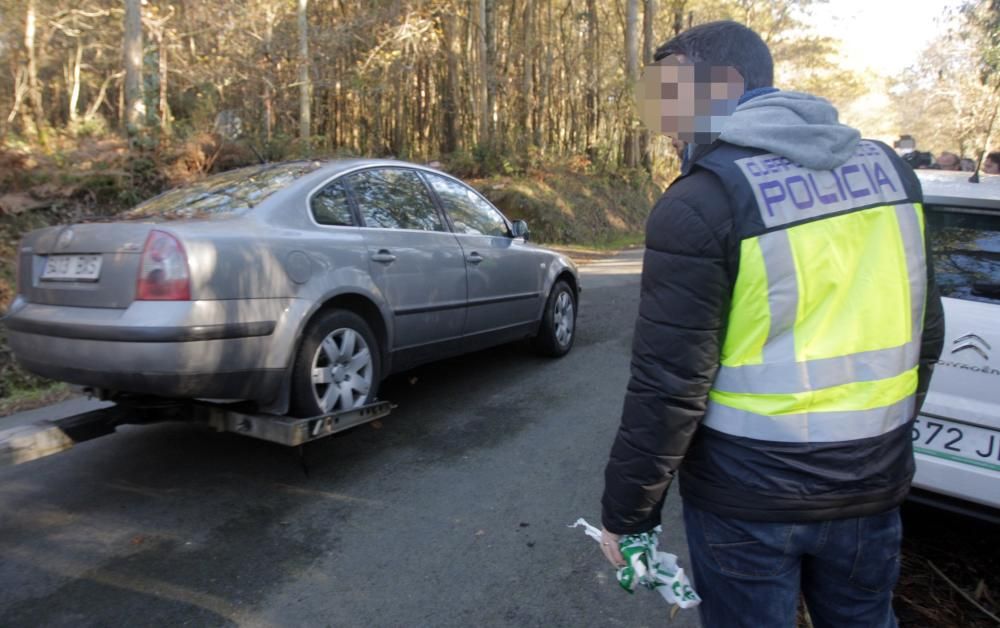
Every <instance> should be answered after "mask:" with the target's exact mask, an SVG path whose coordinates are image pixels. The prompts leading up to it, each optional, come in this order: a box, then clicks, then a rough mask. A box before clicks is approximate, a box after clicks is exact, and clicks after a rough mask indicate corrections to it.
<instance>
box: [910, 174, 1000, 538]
mask: <svg viewBox="0 0 1000 628" xmlns="http://www.w3.org/2000/svg"><path fill="white" fill-rule="evenodd" d="M917 174H918V176H919V177H920V181H921V183H922V185H923V189H924V210H925V220H926V227H927V237H928V238H929V242H930V245H931V254H932V257H933V263H934V270H935V274H936V277H937V283H938V287H939V289H940V291H941V297H942V302H943V304H944V313H945V342H944V349H943V351H942V352H941V359H940V361H938V363H937V366H936V367H935V370H934V376H933V377H932V378H931V386H930V390H929V392H928V394H927V399H926V401H925V403H924V406H923V409H922V410H921V412H920V416H919V417H918V418H917V421H916V423H915V424H914V427H913V449H914V455H915V457H916V461H917V472H916V476H915V477H914V479H913V489H914V490H913V492H912V493H911V499H913V500H914V501H923V502H929V503H932V504H934V505H937V506H941V507H944V508H948V509H950V510H956V511H959V512H964V513H966V514H972V515H976V516H980V517H985V518H987V519H992V520H994V521H1000V176H990V175H983V176H982V177H981V180H980V182H979V183H972V182H970V181H969V173H968V172H943V171H937V170H918V171H917Z"/></svg>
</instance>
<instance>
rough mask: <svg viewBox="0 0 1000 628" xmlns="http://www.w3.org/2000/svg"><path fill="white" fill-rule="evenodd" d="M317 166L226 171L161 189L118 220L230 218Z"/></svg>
mask: <svg viewBox="0 0 1000 628" xmlns="http://www.w3.org/2000/svg"><path fill="white" fill-rule="evenodd" d="M320 165H321V164H320V163H319V162H315V161H311V162H295V163H288V164H268V165H262V166H250V167H248V168H239V169H237V170H230V171H229V172H223V173H221V174H216V175H213V176H210V177H207V178H205V179H202V180H201V181H198V182H197V183H192V184H190V185H185V186H184V187H180V188H175V189H173V190H170V191H167V192H164V193H163V194H160V195H159V196H156V197H153V198H151V199H149V200H148V201H146V202H144V203H142V204H140V205H138V206H136V207H135V208H133V209H130V210H128V211H126V212H124V213H122V214H120V215H119V216H118V219H119V220H155V221H161V220H185V219H192V218H198V219H213V220H214V219H220V218H232V217H234V216H238V215H240V214H243V213H245V212H247V211H249V210H250V209H251V208H252V207H254V206H255V205H258V204H259V203H260V202H261V201H263V200H264V199H265V198H267V197H268V196H270V195H271V194H273V193H274V192H277V191H278V190H280V189H281V188H282V187H284V186H286V185H288V184H289V183H291V182H292V181H294V180H295V179H298V178H299V177H301V176H302V175H304V174H308V173H310V172H312V171H313V170H315V169H316V168H319V167H320Z"/></svg>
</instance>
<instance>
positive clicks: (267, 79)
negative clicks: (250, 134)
mask: <svg viewBox="0 0 1000 628" xmlns="http://www.w3.org/2000/svg"><path fill="white" fill-rule="evenodd" d="M274 19H275V15H274V9H273V8H271V7H268V9H267V15H266V16H265V20H266V22H265V25H264V64H263V66H264V67H262V68H261V70H262V73H263V79H264V140H265V141H266V142H267V144H268V145H270V144H271V134H272V132H273V131H272V128H273V126H274V97H273V96H272V94H271V76H270V72H271V42H272V40H273V38H274Z"/></svg>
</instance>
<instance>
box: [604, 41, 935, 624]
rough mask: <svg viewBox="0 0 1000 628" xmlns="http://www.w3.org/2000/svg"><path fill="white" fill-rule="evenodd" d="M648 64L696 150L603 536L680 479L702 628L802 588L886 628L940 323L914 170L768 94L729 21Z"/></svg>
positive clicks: (651, 255)
mask: <svg viewBox="0 0 1000 628" xmlns="http://www.w3.org/2000/svg"><path fill="white" fill-rule="evenodd" d="M656 60H657V61H656V63H655V64H654V65H653V66H651V67H650V68H647V71H646V74H645V75H644V78H643V83H644V84H648V83H650V82H652V83H653V88H652V93H654V94H659V95H660V97H661V102H660V103H659V104H658V106H654V107H652V108H650V107H644V110H651V111H653V112H654V114H655V115H653V116H652V117H651V118H650V119H651V121H652V124H659V125H660V127H659V128H660V130H662V131H666V132H668V133H670V134H672V135H674V136H676V137H679V138H680V139H682V140H684V141H686V142H688V143H689V148H688V153H687V155H686V159H685V164H684V167H683V169H682V173H681V176H680V177H679V178H678V179H677V180H676V181H674V182H673V184H672V185H671V186H670V187H669V188H668V189H667V191H666V192H665V193H664V194H663V196H662V197H661V198H660V200H659V201H658V202H657V204H656V206H655V208H654V209H653V211H652V214H651V216H650V218H649V221H648V223H647V227H646V253H645V258H644V266H643V273H642V287H641V300H640V305H639V316H638V320H637V321H636V326H635V336H634V343H633V353H632V376H631V379H630V381H629V385H628V390H627V393H626V396H625V402H624V408H623V411H622V417H621V425H620V427H619V430H618V433H617V436H616V438H615V441H614V444H613V447H612V449H611V455H610V459H609V461H608V464H607V467H606V470H605V490H604V496H603V499H602V506H603V510H602V519H603V524H604V532H603V537H604V538H603V545H602V549H603V550H604V553H605V555H606V556H607V557H608V558H609V560H611V562H612V563H615V564H620V563H621V562H622V559H621V555H620V553H619V551H618V545H617V541H618V539H619V537H620V536H621V535H625V534H632V533H639V532H644V531H648V530H650V529H651V528H653V527H654V526H656V525H658V524H659V523H660V510H661V508H662V506H663V501H664V499H665V496H666V493H667V487H668V486H669V484H670V482H671V480H672V479H673V477H674V475H675V474H677V475H678V476H679V478H680V493H681V496H682V498H683V504H684V521H685V529H686V532H687V538H688V543H689V549H690V555H691V562H692V570H693V575H694V584H695V588H696V589H697V590H698V592H699V594H700V595H701V596H702V598H703V600H704V601H703V603H702V605H701V607H700V610H701V616H702V621H703V624H704V625H705V626H708V627H716V626H721V627H725V628H729V627H733V626H751V627H754V628H757V627H759V626H794V625H795V617H796V611H797V606H798V600H799V595H800V593H802V594H804V596H805V599H806V603H807V605H808V608H809V611H810V614H811V616H812V619H813V623H814V624H815V625H816V626H862V625H863V626H893V625H895V617H894V615H893V613H892V607H891V604H890V602H891V595H892V589H893V587H894V585H895V583H896V580H897V578H898V573H899V550H900V541H901V530H900V521H899V506H900V504H901V502H902V501H903V499H904V497H905V496H906V494H907V491H908V490H909V486H910V480H911V478H912V476H913V470H914V462H913V452H912V446H911V440H910V426H911V423H912V421H913V419H914V417H915V416H916V414H917V412H918V410H919V408H920V405H921V402H922V400H923V396H924V394H925V392H926V390H927V386H928V383H929V380H930V376H931V371H932V365H933V364H934V363H935V362H936V360H937V358H938V355H939V354H940V352H941V345H942V337H943V326H944V321H943V314H942V310H941V303H940V298H939V297H938V294H937V290H936V288H935V285H934V279H933V275H932V271H931V265H930V264H929V263H928V259H927V253H926V247H925V243H924V233H923V225H924V221H923V209H922V205H921V202H922V196H921V189H920V184H919V182H918V181H917V179H916V177H915V176H914V174H913V172H912V170H911V169H910V168H909V167H908V166H907V165H906V164H904V163H903V162H902V161H901V160H900V158H899V157H898V156H897V155H896V153H895V152H894V151H893V150H892V149H891V148H889V147H888V146H886V145H884V144H882V143H880V142H876V141H872V140H863V139H861V137H860V134H859V133H858V131H856V130H855V129H853V128H850V127H848V126H845V125H842V124H840V123H839V122H838V120H837V112H836V110H835V109H834V108H833V107H832V106H831V105H830V104H829V103H828V102H827V101H825V100H823V99H820V98H816V97H813V96H810V95H807V94H801V93H794V92H784V91H778V90H776V89H774V88H773V87H772V86H771V85H772V80H773V69H772V67H773V65H772V60H771V55H770V52H769V51H768V49H767V46H766V45H765V44H764V42H763V41H762V40H761V39H760V37H759V36H757V35H756V34H755V33H754V32H753V31H751V30H749V29H747V28H746V27H744V26H742V25H739V24H737V23H735V22H715V23H710V24H704V25H701V26H697V27H695V28H692V29H690V30H688V31H686V32H684V33H681V34H680V35H678V36H677V37H675V38H674V39H672V40H670V41H668V42H667V43H666V44H664V45H663V46H661V47H660V48H659V50H658V51H657V53H656ZM650 77H653V78H650ZM734 77H735V80H736V81H738V86H737V87H738V89H736V90H734V89H733V82H734ZM657 83H658V84H657ZM647 104H648V103H647Z"/></svg>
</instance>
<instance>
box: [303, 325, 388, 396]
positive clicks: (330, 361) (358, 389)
mask: <svg viewBox="0 0 1000 628" xmlns="http://www.w3.org/2000/svg"><path fill="white" fill-rule="evenodd" d="M373 371H374V365H373V364H372V354H371V350H370V349H369V348H368V343H366V342H365V339H364V337H363V336H362V335H361V334H359V333H358V332H356V331H355V330H353V329H350V328H346V327H345V328H341V329H336V330H334V331H332V332H330V334H328V335H327V337H326V338H324V339H323V342H321V343H320V344H319V347H317V349H316V353H315V354H314V355H313V360H312V389H313V395H314V396H315V398H316V403H317V405H318V406H319V408H320V410H321V411H322V412H323V413H324V414H328V413H331V412H336V411H339V410H351V409H354V408H358V407H361V406H362V405H364V404H365V403H366V402H367V401H368V391H369V390H370V389H371V386H372V374H373Z"/></svg>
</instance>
